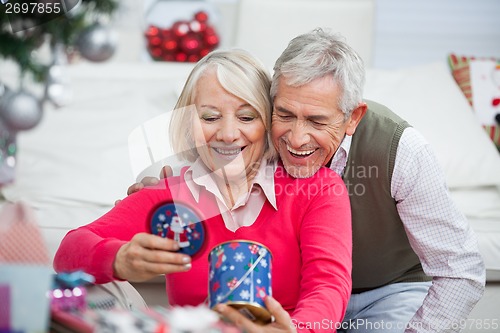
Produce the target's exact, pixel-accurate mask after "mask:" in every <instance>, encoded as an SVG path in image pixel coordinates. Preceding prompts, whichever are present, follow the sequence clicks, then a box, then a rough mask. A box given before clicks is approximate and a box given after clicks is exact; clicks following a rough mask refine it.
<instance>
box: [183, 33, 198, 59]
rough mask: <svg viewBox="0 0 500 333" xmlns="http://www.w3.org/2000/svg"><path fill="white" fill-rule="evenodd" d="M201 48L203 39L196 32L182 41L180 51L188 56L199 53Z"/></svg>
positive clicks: (189, 34)
mask: <svg viewBox="0 0 500 333" xmlns="http://www.w3.org/2000/svg"><path fill="white" fill-rule="evenodd" d="M200 48H201V38H200V37H199V36H198V34H196V33H194V32H190V33H188V34H187V35H186V36H184V37H183V38H182V39H181V43H180V49H181V50H182V51H183V52H184V53H186V54H195V53H199V52H200Z"/></svg>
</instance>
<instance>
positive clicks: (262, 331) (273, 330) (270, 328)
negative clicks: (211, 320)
mask: <svg viewBox="0 0 500 333" xmlns="http://www.w3.org/2000/svg"><path fill="white" fill-rule="evenodd" d="M264 302H265V303H266V307H267V309H268V310H269V312H271V315H272V316H273V317H274V318H275V321H274V322H272V323H270V324H267V325H258V324H256V323H254V322H252V321H251V320H250V319H248V318H247V317H245V316H244V315H243V314H241V313H240V312H239V311H238V310H236V309H234V308H232V307H230V306H228V305H226V304H217V305H216V306H215V311H217V312H218V313H219V314H221V315H222V316H223V317H224V318H225V319H227V320H229V321H230V322H232V323H233V324H234V325H235V326H236V327H238V328H239V329H241V330H243V332H246V333H296V332H297V330H296V329H295V326H294V325H293V323H292V319H291V318H290V315H289V314H288V312H286V311H285V309H283V307H282V306H281V304H280V303H279V302H278V301H277V300H275V299H274V298H272V297H271V296H268V297H266V299H265V301H264Z"/></svg>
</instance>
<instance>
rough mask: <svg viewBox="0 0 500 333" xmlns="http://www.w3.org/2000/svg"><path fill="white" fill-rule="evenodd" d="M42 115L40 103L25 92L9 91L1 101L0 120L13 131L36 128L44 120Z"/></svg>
mask: <svg viewBox="0 0 500 333" xmlns="http://www.w3.org/2000/svg"><path fill="white" fill-rule="evenodd" d="M42 114H43V110H42V104H41V103H40V101H39V100H38V99H37V98H36V97H35V96H34V95H32V94H30V93H28V92H26V91H24V90H21V91H17V92H12V91H9V92H7V93H6V94H5V95H4V96H3V98H2V99H1V101H0V118H1V119H2V120H3V121H4V123H5V125H6V126H7V128H8V129H9V130H11V131H23V130H28V129H31V128H33V127H35V126H36V125H38V123H39V122H40V120H41V119H42Z"/></svg>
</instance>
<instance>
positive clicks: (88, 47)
mask: <svg viewBox="0 0 500 333" xmlns="http://www.w3.org/2000/svg"><path fill="white" fill-rule="evenodd" d="M116 45H117V36H116V33H115V32H114V31H113V30H112V29H110V28H109V27H106V26H104V25H102V24H100V23H96V24H94V25H92V26H90V27H88V28H86V29H84V30H83V31H82V32H81V34H80V35H79V36H78V39H77V41H76V46H77V48H78V51H80V54H81V55H82V57H84V58H85V59H87V60H90V61H94V62H102V61H106V60H108V59H109V58H111V56H113V54H114V53H115V50H116Z"/></svg>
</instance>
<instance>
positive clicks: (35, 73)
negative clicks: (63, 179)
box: [0, 0, 119, 186]
mask: <svg viewBox="0 0 500 333" xmlns="http://www.w3.org/2000/svg"><path fill="white" fill-rule="evenodd" d="M0 1H1V3H0V61H1V60H2V58H3V59H6V60H11V61H13V62H14V63H16V64H17V65H18V66H19V72H20V74H21V80H20V82H21V83H20V87H18V88H14V89H11V88H10V87H7V86H6V85H5V84H4V83H3V82H1V81H0V186H1V185H2V184H5V183H8V182H10V181H12V180H13V178H14V177H13V169H14V166H15V155H16V150H17V148H16V139H15V138H16V134H17V132H18V131H22V130H28V129H31V128H33V127H34V126H36V125H37V124H38V123H39V121H40V120H41V118H42V102H44V101H50V102H52V103H53V104H54V105H55V106H62V105H64V102H66V101H67V96H66V95H67V92H66V91H64V89H61V87H62V86H64V84H66V83H65V82H64V80H63V79H64V78H63V77H64V75H61V73H63V72H64V69H63V68H62V66H61V65H63V64H64V63H65V61H64V60H67V59H61V58H62V57H64V58H66V57H67V54H68V53H69V52H70V51H72V52H78V53H80V54H81V55H82V56H83V57H84V58H86V59H88V60H91V61H104V60H106V59H108V58H109V57H110V56H111V55H112V54H113V52H114V46H115V45H113V42H112V41H111V40H110V39H109V38H108V40H106V38H107V36H108V35H106V34H107V33H108V31H109V29H106V27H104V26H103V25H101V23H100V21H101V20H106V19H107V20H110V18H111V15H112V14H113V12H115V11H116V9H117V8H118V6H119V2H118V0H43V1H32V2H29V1H28V2H26V1H17V0H0ZM103 37H104V38H103ZM96 41H99V42H96ZM44 43H49V44H50V50H51V51H52V60H51V61H50V62H49V63H43V62H42V61H41V60H40V59H37V58H36V57H35V56H33V55H34V51H35V50H37V49H39V48H40V47H41V46H42V45H43V44H44ZM115 44H116V43H115ZM27 75H31V76H32V79H33V81H35V82H38V83H41V84H44V85H45V90H44V91H45V94H44V96H43V97H42V98H39V97H36V96H34V95H33V94H32V93H30V92H29V91H26V90H25V88H24V87H23V79H24V78H25V77H26V76H27Z"/></svg>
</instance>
